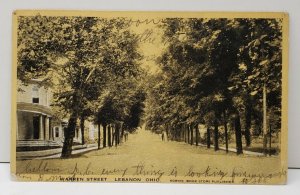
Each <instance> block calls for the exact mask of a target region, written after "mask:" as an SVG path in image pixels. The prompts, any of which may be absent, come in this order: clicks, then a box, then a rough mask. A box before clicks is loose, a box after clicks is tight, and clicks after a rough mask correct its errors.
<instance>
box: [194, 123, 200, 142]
mask: <svg viewBox="0 0 300 195" xmlns="http://www.w3.org/2000/svg"><path fill="white" fill-rule="evenodd" d="M195 130H196V146H198V145H199V137H200V136H199V128H198V124H196V128H195Z"/></svg>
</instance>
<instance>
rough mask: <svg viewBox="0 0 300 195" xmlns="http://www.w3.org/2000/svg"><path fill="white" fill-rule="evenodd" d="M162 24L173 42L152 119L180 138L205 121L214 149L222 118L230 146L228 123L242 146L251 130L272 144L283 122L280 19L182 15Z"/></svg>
mask: <svg viewBox="0 0 300 195" xmlns="http://www.w3.org/2000/svg"><path fill="white" fill-rule="evenodd" d="M161 27H162V28H164V29H165V33H164V38H165V39H166V40H168V41H169V45H168V48H167V49H166V51H165V52H164V53H163V54H162V56H161V57H160V58H159V59H158V63H159V65H160V68H161V72H160V74H157V75H152V76H151V78H150V79H151V81H152V84H150V86H149V87H148V96H147V115H146V121H147V126H148V127H149V128H151V129H152V130H154V131H155V130H158V129H161V130H163V131H167V133H168V135H169V136H170V137H171V138H176V137H180V136H181V137H182V136H184V133H183V132H184V129H185V131H189V132H191V133H193V131H194V129H196V131H195V132H199V131H198V125H199V124H205V125H206V127H207V133H206V135H207V136H208V137H207V140H208V141H207V145H208V147H210V134H211V133H210V132H211V131H213V140H214V141H213V143H214V149H215V150H218V149H219V139H220V138H219V133H220V131H219V128H220V127H221V126H223V129H224V137H225V145H226V148H227V151H228V139H229V136H228V134H229V131H233V132H234V134H235V141H236V148H237V154H241V153H243V144H242V136H243V135H244V136H245V140H246V146H250V145H251V135H260V136H261V137H263V138H264V141H263V148H264V149H265V151H266V143H267V134H268V133H272V132H279V131H280V128H281V112H280V111H281V66H282V62H281V61H282V59H281V58H282V51H281V41H282V29H281V21H280V20H277V19H193V18H191V19H178V18H175V19H167V20H166V21H165V23H164V24H162V25H161ZM153 81H154V82H153ZM229 127H231V128H230V129H229ZM270 131H271V132H270ZM191 133H190V134H187V135H189V137H190V139H193V135H191ZM194 135H196V137H197V139H196V142H197V143H198V137H199V136H198V133H196V134H194ZM186 137H187V136H186ZM192 143H193V141H192Z"/></svg>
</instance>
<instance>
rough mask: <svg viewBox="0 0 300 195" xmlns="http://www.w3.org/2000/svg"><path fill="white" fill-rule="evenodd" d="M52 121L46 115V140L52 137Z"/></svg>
mask: <svg viewBox="0 0 300 195" xmlns="http://www.w3.org/2000/svg"><path fill="white" fill-rule="evenodd" d="M49 125H50V122H49V117H48V116H46V117H45V134H46V135H45V140H49V139H50V132H49V131H50V128H49Z"/></svg>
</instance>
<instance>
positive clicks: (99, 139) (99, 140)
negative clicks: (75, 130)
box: [98, 122, 101, 150]
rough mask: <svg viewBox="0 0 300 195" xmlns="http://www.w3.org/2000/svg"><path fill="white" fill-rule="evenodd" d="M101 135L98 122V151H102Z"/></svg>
mask: <svg viewBox="0 0 300 195" xmlns="http://www.w3.org/2000/svg"><path fill="white" fill-rule="evenodd" d="M100 143H101V134H100V123H99V122H98V150H99V149H100Z"/></svg>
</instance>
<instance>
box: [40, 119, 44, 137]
mask: <svg viewBox="0 0 300 195" xmlns="http://www.w3.org/2000/svg"><path fill="white" fill-rule="evenodd" d="M43 118H44V117H43V115H42V114H41V115H40V129H39V131H40V132H39V140H44V122H43Z"/></svg>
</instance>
